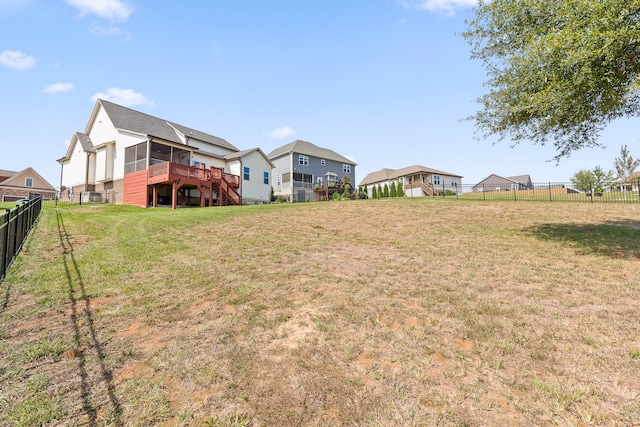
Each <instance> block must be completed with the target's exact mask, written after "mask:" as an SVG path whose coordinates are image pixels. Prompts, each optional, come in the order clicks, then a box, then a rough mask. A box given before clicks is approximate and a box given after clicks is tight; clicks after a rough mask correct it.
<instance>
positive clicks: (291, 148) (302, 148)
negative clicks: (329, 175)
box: [267, 139, 356, 166]
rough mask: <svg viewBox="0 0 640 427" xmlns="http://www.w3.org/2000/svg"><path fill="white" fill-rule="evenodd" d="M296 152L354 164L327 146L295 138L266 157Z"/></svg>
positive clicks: (271, 157)
mask: <svg viewBox="0 0 640 427" xmlns="http://www.w3.org/2000/svg"><path fill="white" fill-rule="evenodd" d="M291 153H298V154H306V155H307V156H313V157H317V158H320V159H326V160H333V161H335V162H340V163H346V164H348V165H354V166H355V165H356V163H355V162H354V161H353V160H349V159H347V158H346V157H344V156H341V155H340V154H338V153H336V152H335V151H333V150H329V149H328V148H322V147H318V146H317V145H315V144H312V143H310V142H307V141H302V140H299V139H298V140H296V141H293V142H292V143H289V144H286V145H283V146H282V147H280V148H276V149H275V150H273V151H272V152H270V153H269V154H268V155H267V157H269V159H271V160H273V159H277V158H278V157H282V156H284V155H286V154H291Z"/></svg>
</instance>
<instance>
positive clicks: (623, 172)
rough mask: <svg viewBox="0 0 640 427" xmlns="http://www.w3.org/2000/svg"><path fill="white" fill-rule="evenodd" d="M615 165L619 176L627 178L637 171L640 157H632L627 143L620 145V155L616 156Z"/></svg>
mask: <svg viewBox="0 0 640 427" xmlns="http://www.w3.org/2000/svg"><path fill="white" fill-rule="evenodd" d="M613 166H614V167H615V168H616V172H617V173H618V178H621V179H627V178H629V177H630V176H631V175H633V173H634V172H635V171H636V168H637V167H638V166H640V159H634V158H633V157H631V154H630V153H629V150H628V149H627V146H626V145H623V146H622V147H620V157H616V159H615V160H614V162H613Z"/></svg>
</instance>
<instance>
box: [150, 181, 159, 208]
mask: <svg viewBox="0 0 640 427" xmlns="http://www.w3.org/2000/svg"><path fill="white" fill-rule="evenodd" d="M151 206H152V207H154V208H157V207H158V186H157V185H154V186H153V202H152V204H151Z"/></svg>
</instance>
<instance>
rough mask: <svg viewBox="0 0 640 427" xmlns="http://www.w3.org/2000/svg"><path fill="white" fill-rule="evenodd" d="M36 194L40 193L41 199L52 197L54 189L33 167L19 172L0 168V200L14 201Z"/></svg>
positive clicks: (53, 196) (54, 193) (54, 194)
mask: <svg viewBox="0 0 640 427" xmlns="http://www.w3.org/2000/svg"><path fill="white" fill-rule="evenodd" d="M36 195H41V196H42V198H43V199H54V198H55V196H56V189H55V187H53V186H52V185H51V184H49V183H48V182H47V180H46V179H44V178H43V177H42V176H40V174H39V173H38V172H36V171H35V170H34V169H33V168H30V167H29V168H26V169H24V170H21V171H20V172H13V171H7V170H0V201H3V202H14V201H16V200H19V199H28V198H30V197H33V196H36Z"/></svg>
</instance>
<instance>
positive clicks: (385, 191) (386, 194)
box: [382, 182, 389, 197]
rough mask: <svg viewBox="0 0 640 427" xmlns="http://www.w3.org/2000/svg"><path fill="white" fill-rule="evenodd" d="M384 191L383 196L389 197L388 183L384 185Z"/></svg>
mask: <svg viewBox="0 0 640 427" xmlns="http://www.w3.org/2000/svg"><path fill="white" fill-rule="evenodd" d="M382 191H383V193H382V195H383V196H384V197H389V186H388V185H387V183H386V182H385V183H384V190H382Z"/></svg>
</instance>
